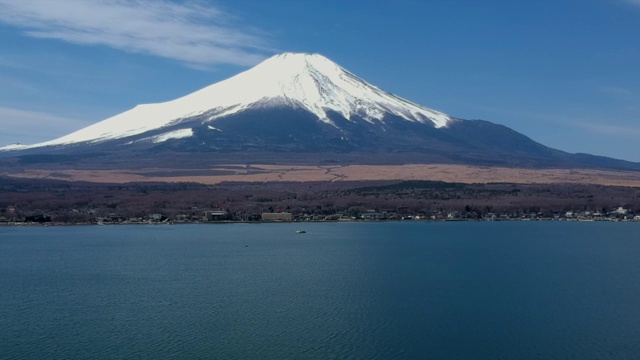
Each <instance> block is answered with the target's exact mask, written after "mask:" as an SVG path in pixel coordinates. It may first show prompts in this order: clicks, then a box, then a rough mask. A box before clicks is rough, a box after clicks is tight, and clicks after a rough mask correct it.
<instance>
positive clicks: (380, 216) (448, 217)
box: [0, 207, 640, 226]
mask: <svg viewBox="0 0 640 360" xmlns="http://www.w3.org/2000/svg"><path fill="white" fill-rule="evenodd" d="M192 210H193V211H192V212H191V213H189V214H177V215H173V216H166V215H165V214H162V213H152V214H148V215H147V216H143V217H128V218H125V217H123V216H120V215H118V214H117V213H108V214H101V213H100V212H99V211H96V210H83V211H81V210H77V209H72V210H70V213H72V214H73V215H76V216H75V217H74V219H75V220H71V219H70V218H68V217H65V218H64V220H61V217H59V216H56V215H50V214H47V213H38V212H33V213H31V214H29V215H16V210H15V207H8V208H6V209H4V211H3V215H2V216H0V226H2V225H5V226H11V225H13V226H23V225H46V226H54V225H115V224H123V225H124V224H189V223H192V224H195V223H234V222H331V221H360V222H367V221H612V222H619V221H623V222H640V214H635V213H634V212H632V211H631V210H629V209H625V208H623V207H617V208H615V209H610V210H608V211H607V210H604V209H603V210H604V211H589V210H586V211H565V212H544V211H539V212H521V211H515V212H503V213H494V212H478V211H474V209H469V208H467V209H465V210H462V211H455V210H452V211H433V212H426V211H425V212H417V213H408V211H407V209H396V210H380V211H378V210H375V209H370V210H367V211H365V212H362V213H357V214H353V213H344V212H343V213H335V214H321V213H309V212H307V213H291V212H284V211H283V212H265V213H246V212H233V213H232V212H229V211H226V210H204V211H201V210H199V209H192Z"/></svg>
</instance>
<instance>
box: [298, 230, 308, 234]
mask: <svg viewBox="0 0 640 360" xmlns="http://www.w3.org/2000/svg"><path fill="white" fill-rule="evenodd" d="M306 233H307V232H306V231H304V230H297V231H296V234H306Z"/></svg>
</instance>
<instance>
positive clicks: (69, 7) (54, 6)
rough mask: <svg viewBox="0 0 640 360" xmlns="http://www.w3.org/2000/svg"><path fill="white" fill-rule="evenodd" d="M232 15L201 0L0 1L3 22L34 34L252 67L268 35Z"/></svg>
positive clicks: (199, 63) (193, 61)
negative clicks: (194, 0) (175, 0)
mask: <svg viewBox="0 0 640 360" xmlns="http://www.w3.org/2000/svg"><path fill="white" fill-rule="evenodd" d="M230 19H233V17H231V16H229V15H228V14H226V13H224V12H223V11H222V10H220V9H218V8H216V7H215V6H212V5H210V4H205V3H203V2H187V3H182V2H181V3H177V2H170V1H167V0H73V1H72V0H56V1H51V0H20V1H15V0H0V22H3V23H5V24H9V25H13V26H16V27H18V28H20V29H23V30H24V34H25V35H27V36H30V37H34V38H42V39H56V40H61V41H66V42H69V43H74V44H81V45H104V46H108V47H111V48H114V49H119V50H124V51H127V52H132V53H141V54H149V55H155V56H160V57H164V58H170V59H175V60H178V61H181V62H183V63H186V64H189V65H192V66H205V67H206V66H211V65H216V64H234V65H245V66H249V65H254V64H255V63H257V62H259V61H260V60H262V59H263V58H264V56H263V54H264V53H265V52H267V51H268V49H267V46H266V45H265V44H266V43H267V41H266V38H267V37H268V36H267V35H266V34H265V33H263V32H260V31H258V30H256V29H252V28H250V27H246V26H244V25H243V26H240V25H238V24H234V23H233V21H232V20H230Z"/></svg>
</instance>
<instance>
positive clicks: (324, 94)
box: [0, 53, 451, 150]
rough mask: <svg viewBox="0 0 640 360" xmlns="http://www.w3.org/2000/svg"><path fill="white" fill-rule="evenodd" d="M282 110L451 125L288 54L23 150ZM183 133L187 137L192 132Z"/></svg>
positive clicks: (318, 58)
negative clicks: (263, 109)
mask: <svg viewBox="0 0 640 360" xmlns="http://www.w3.org/2000/svg"><path fill="white" fill-rule="evenodd" d="M281 105H286V106H292V107H295V108H303V109H305V110H307V111H309V112H311V113H313V114H314V115H316V116H317V117H318V119H319V120H320V121H322V122H325V123H328V124H331V125H334V124H333V122H332V121H331V120H330V117H329V113H330V112H335V113H339V114H341V115H342V116H343V117H344V118H345V119H347V120H351V119H352V118H353V117H354V116H357V117H358V118H362V119H364V120H366V121H368V122H375V121H383V120H384V118H385V116H387V115H393V116H397V117H400V118H402V119H405V120H407V121H411V122H420V123H424V124H431V125H433V126H434V127H436V128H441V127H445V126H446V125H447V124H448V123H449V122H450V120H451V119H450V118H449V117H448V116H447V115H445V114H443V113H440V112H437V111H435V110H431V109H428V108H425V107H422V106H419V105H417V104H414V103H412V102H409V101H407V100H404V99H402V98H399V97H397V96H395V95H392V94H390V93H387V92H385V91H383V90H381V89H379V88H377V87H375V86H373V85H370V84H368V83H367V82H365V81H364V80H362V79H360V78H358V77H357V76H355V75H353V74H352V73H350V72H348V71H346V70H345V69H343V68H342V67H340V66H339V65H337V64H335V63H334V62H332V61H331V60H329V59H327V58H326V57H324V56H322V55H319V54H303V53H284V54H280V55H275V56H273V57H271V58H269V59H267V60H265V61H263V62H262V63H260V64H258V65H256V66H255V67H253V68H251V69H249V70H247V71H244V72H242V73H240V74H238V75H236V76H233V77H231V78H229V79H227V80H224V81H221V82H219V83H215V84H213V85H210V86H208V87H205V88H203V89H201V90H198V91H196V92H194V93H191V94H189V95H186V96H184V97H181V98H178V99H175V100H172V101H167V102H163V103H157V104H145V105H138V106H136V107H135V108H133V109H131V110H129V111H126V112H124V113H121V114H119V115H116V116H113V117H111V118H108V119H106V120H104V121H101V122H98V123H96V124H94V125H91V126H88V127H86V128H84V129H81V130H78V131H76V132H74V133H71V134H69V135H66V136H64V137H61V138H58V139H55V140H52V141H48V142H45V143H40V144H35V145H21V146H20V149H26V148H34V147H41V146H53V145H66V144H74V143H83V142H89V143H97V142H103V141H107V140H113V139H120V138H126V137H130V136H134V135H140V134H144V133H146V132H148V131H155V132H157V131H158V130H161V129H162V128H164V127H172V129H175V127H176V125H179V124H180V123H181V122H182V121H184V120H186V119H191V118H193V117H195V116H201V115H206V116H205V120H203V121H204V122H215V121H216V120H217V119H219V118H222V117H225V116H228V115H232V114H236V113H239V112H242V111H243V110H246V109H250V108H256V107H271V106H281ZM334 126H335V125H334ZM167 131H169V130H167ZM183 133H184V134H187V132H186V130H185V132H183ZM181 134H182V133H181ZM0 149H3V150H13V149H16V147H15V146H14V147H11V148H8V147H7V148H0Z"/></svg>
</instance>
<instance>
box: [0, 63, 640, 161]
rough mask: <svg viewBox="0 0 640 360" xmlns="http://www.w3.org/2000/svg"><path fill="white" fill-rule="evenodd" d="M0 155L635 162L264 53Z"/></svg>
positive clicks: (330, 68)
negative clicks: (564, 146) (184, 89)
mask: <svg viewBox="0 0 640 360" xmlns="http://www.w3.org/2000/svg"><path fill="white" fill-rule="evenodd" d="M0 150H1V151H0V156H1V157H12V156H18V157H20V156H23V155H29V156H30V155H41V154H49V155H54V156H49V157H46V158H47V159H50V160H51V161H54V162H55V161H63V160H62V159H70V158H73V159H84V158H88V154H93V155H92V156H93V160H87V161H91V164H94V163H98V161H95V160H96V159H95V157H103V158H104V159H109V162H110V163H112V164H121V163H127V162H131V159H132V158H133V156H134V155H135V157H136V158H137V159H138V160H139V159H145V160H144V161H143V163H144V164H153V165H154V166H162V165H163V162H169V161H172V160H171V159H176V157H175V156H166V155H167V154H173V155H176V154H186V156H181V157H180V158H182V159H184V158H187V159H192V158H193V159H197V161H215V162H220V161H227V162H234V163H242V162H246V161H267V162H268V163H275V162H283V161H287V162H289V163H301V162H304V163H309V162H316V163H317V162H322V163H326V162H330V163H343V162H349V163H356V162H359V163H371V162H377V163H458V164H461V163H462V164H470V165H489V166H527V167H541V166H542V167H604V168H618V169H632V170H640V164H636V163H630V162H624V161H620V160H614V159H608V158H603V157H596V156H591V155H584V154H576V155H573V154H568V153H565V152H562V151H559V150H555V149H551V148H548V147H546V146H544V145H541V144H539V143H537V142H535V141H533V140H531V139H529V138H528V137H526V136H524V135H522V134H520V133H517V132H515V131H513V130H511V129H509V128H507V127H505V126H502V125H497V124H493V123H491V122H488V121H482V120H463V119H457V118H453V117H451V116H448V115H445V114H443V113H441V112H438V111H435V110H432V109H429V108H426V107H423V106H420V105H417V104H414V103H412V102H410V101H407V100H405V99H402V98H400V97H398V96H396V95H393V94H390V93H388V92H386V91H384V90H382V89H380V88H378V87H376V86H373V85H371V84H369V83H367V82H366V81H364V80H362V79H360V78H359V77H357V76H355V75H354V74H352V73H350V72H348V71H347V70H345V69H344V68H342V67H340V66H339V65H337V64H335V63H334V62H332V61H331V60H329V59H327V58H326V57H324V56H322V55H318V54H297V53H284V54H280V55H276V56H273V57H271V58H269V59H267V60H265V61H263V62H262V63H260V64H258V65H256V66H255V67H253V68H251V69H249V70H247V71H244V72H242V73H240V74H238V75H236V76H233V77H231V78H229V79H227V80H224V81H221V82H219V83H216V84H213V85H210V86H208V87H206V88H203V89H201V90H198V91H196V92H194V93H191V94H189V95H186V96H184V97H181V98H178V99H175V100H172V101H167V102H163V103H158V104H145V105H139V106H136V107H135V108H133V109H131V110H129V111H126V112H124V113H121V114H119V115H116V116H114V117H111V118H109V119H106V120H104V121H101V122H98V123H96V124H94V125H91V126H88V127H86V128H84V129H81V130H78V131H76V132H74V133H71V134H69V135H66V136H63V137H61V138H58V139H55V140H51V141H48V142H44V143H40V144H35V145H11V146H7V147H4V148H0ZM194 153H197V154H199V156H196V157H193V156H191V155H190V154H194ZM58 155H65V156H64V157H59V156H58ZM70 156H71V157H70ZM41 158H42V157H41ZM38 159H39V158H36V160H37V161H40V160H38ZM207 159H208V160H207ZM28 161H34V158H33V157H30V158H29V160H28ZM65 161H66V160H65ZM139 161H140V160H139ZM175 161H176V160H174V162H175ZM190 161H191V160H190ZM193 161H196V160H193ZM181 165H185V164H183V163H181Z"/></svg>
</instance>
